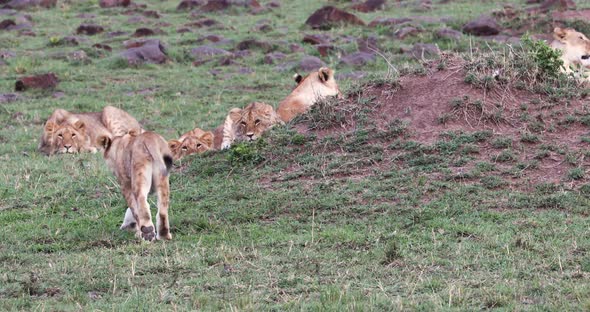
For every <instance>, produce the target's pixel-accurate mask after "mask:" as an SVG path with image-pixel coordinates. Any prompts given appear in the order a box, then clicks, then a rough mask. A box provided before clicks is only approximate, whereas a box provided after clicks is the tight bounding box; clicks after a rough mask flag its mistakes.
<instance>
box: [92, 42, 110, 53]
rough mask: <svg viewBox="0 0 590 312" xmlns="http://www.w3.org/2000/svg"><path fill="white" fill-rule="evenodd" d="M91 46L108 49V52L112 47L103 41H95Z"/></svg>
mask: <svg viewBox="0 0 590 312" xmlns="http://www.w3.org/2000/svg"><path fill="white" fill-rule="evenodd" d="M92 47H93V48H97V49H100V50H105V51H109V52H112V51H113V48H111V46H110V45H108V44H104V43H95V44H93V45H92Z"/></svg>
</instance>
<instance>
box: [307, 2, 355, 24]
mask: <svg viewBox="0 0 590 312" xmlns="http://www.w3.org/2000/svg"><path fill="white" fill-rule="evenodd" d="M305 24H306V25H309V26H311V27H312V28H314V29H330V28H332V27H333V26H334V25H341V24H351V25H360V26H365V22H363V21H362V20H361V19H360V18H358V17H357V16H356V15H354V14H351V13H348V12H346V11H344V10H341V9H338V8H336V7H333V6H325V7H323V8H321V9H319V10H317V11H315V12H314V13H313V14H312V15H311V16H310V17H309V18H308V19H307V20H306V21H305Z"/></svg>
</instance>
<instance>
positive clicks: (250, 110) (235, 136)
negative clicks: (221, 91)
mask: <svg viewBox="0 0 590 312" xmlns="http://www.w3.org/2000/svg"><path fill="white" fill-rule="evenodd" d="M280 123H282V121H281V119H280V118H279V116H278V115H277V113H276V112H275V110H274V108H273V107H272V106H270V105H268V104H265V103H260V102H253V103H250V104H248V106H246V107H245V108H244V109H240V108H233V109H232V110H230V111H229V114H228V115H227V117H226V118H225V122H224V124H223V126H222V127H219V128H217V129H216V130H215V132H216V133H215V144H214V146H215V147H216V148H217V149H227V148H229V147H230V146H231V145H232V144H233V142H234V141H254V140H256V139H258V138H259V137H260V136H261V135H262V133H263V132H264V131H266V130H268V129H270V128H271V127H272V126H274V125H276V124H280ZM219 138H221V140H220V139H219Z"/></svg>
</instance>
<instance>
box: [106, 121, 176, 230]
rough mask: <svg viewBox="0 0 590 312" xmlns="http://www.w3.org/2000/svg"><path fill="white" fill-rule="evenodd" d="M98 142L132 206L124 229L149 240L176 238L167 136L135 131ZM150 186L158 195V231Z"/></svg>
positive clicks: (107, 137)
mask: <svg viewBox="0 0 590 312" xmlns="http://www.w3.org/2000/svg"><path fill="white" fill-rule="evenodd" d="M98 143H99V144H100V145H101V146H102V147H103V148H104V157H105V159H106V162H107V164H108V166H109V167H110V168H111V170H112V171H113V172H114V174H115V176H116V177H117V180H118V182H119V185H120V186H121V191H122V192H123V196H124V197H125V200H126V202H127V205H128V207H129V208H127V211H126V212H125V219H124V221H123V225H122V226H121V228H122V229H130V230H133V231H134V232H135V234H136V236H137V237H140V238H143V239H144V240H146V241H152V240H154V238H155V239H172V234H170V225H169V221H168V208H169V206H170V183H169V180H168V175H169V170H170V167H171V166H172V161H173V158H172V152H171V151H170V148H168V143H167V142H166V140H164V138H162V137H161V136H160V135H158V134H156V133H154V132H149V131H148V132H143V133H138V132H136V131H131V132H129V133H127V134H125V135H122V136H116V137H114V138H110V137H109V136H102V137H100V138H99V141H98ZM150 190H155V191H156V193H157V195H158V217H157V232H156V231H154V224H153V223H152V217H151V213H150V206H149V204H148V201H147V197H148V193H149V192H150Z"/></svg>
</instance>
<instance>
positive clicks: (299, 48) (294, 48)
mask: <svg viewBox="0 0 590 312" xmlns="http://www.w3.org/2000/svg"><path fill="white" fill-rule="evenodd" d="M289 51H291V53H297V52H305V49H304V48H303V47H302V46H300V45H298V44H296V43H290V44H289Z"/></svg>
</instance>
